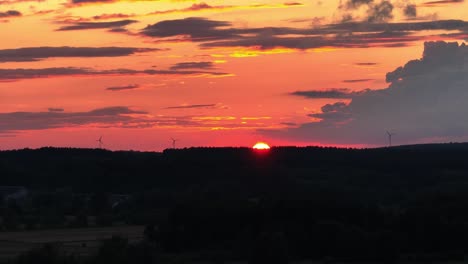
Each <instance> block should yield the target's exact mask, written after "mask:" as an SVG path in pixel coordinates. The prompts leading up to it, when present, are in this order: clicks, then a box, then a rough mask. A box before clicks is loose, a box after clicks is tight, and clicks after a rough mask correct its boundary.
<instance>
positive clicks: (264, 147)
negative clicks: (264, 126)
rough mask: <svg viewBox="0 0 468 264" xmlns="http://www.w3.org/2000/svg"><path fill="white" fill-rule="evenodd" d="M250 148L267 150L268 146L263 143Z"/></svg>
mask: <svg viewBox="0 0 468 264" xmlns="http://www.w3.org/2000/svg"><path fill="white" fill-rule="evenodd" d="M252 148H253V149H256V150H269V149H270V146H268V144H267V143H264V142H257V144H255V145H254V146H253V147H252Z"/></svg>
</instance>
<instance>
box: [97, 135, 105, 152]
mask: <svg viewBox="0 0 468 264" xmlns="http://www.w3.org/2000/svg"><path fill="white" fill-rule="evenodd" d="M96 141H97V142H98V143H99V148H100V149H102V146H103V145H104V142H102V136H101V137H99V139H98V140H96Z"/></svg>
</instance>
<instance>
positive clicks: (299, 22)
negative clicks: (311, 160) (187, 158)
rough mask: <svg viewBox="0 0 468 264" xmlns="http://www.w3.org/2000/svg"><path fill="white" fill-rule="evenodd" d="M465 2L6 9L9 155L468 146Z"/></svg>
mask: <svg viewBox="0 0 468 264" xmlns="http://www.w3.org/2000/svg"><path fill="white" fill-rule="evenodd" d="M466 10H468V2H466V1H464V0H336V1H335V0H321V1H319V0H302V1H301V0H297V1H288V0H283V1H280V0H278V1H277V0H270V1H267V0H259V1H246V0H236V1H222V0H200V1H191V0H157V1H155V0H153V1H146V0H0V30H1V31H0V32H1V36H2V37H1V41H0V149H20V148H38V147H44V146H54V147H80V148H95V147H98V146H99V142H98V141H97V140H98V139H99V138H100V137H102V142H103V144H104V147H105V148H107V149H112V150H140V151H161V150H164V149H166V148H170V147H172V140H171V138H174V139H177V142H176V147H178V148H183V147H199V146H204V147H220V146H234V147H237V146H247V147H248V146H253V145H254V144H255V143H256V142H258V141H264V142H267V143H269V144H270V145H274V146H281V145H288V146H292V145H295V146H307V145H319V146H343V147H380V146H386V145H388V144H389V142H388V135H387V132H389V133H391V134H392V135H393V136H392V141H393V144H394V145H400V144H419V143H432V142H463V141H468V133H467V131H468V119H467V116H468V104H467V100H468V47H466V46H465V42H466V41H467V40H468V12H466Z"/></svg>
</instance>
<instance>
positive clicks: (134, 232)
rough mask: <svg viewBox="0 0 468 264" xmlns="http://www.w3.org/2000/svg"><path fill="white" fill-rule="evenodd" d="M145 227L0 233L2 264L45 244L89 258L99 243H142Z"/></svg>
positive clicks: (0, 258) (0, 259)
mask: <svg viewBox="0 0 468 264" xmlns="http://www.w3.org/2000/svg"><path fill="white" fill-rule="evenodd" d="M143 229H144V226H119V227H99V228H76V229H55V230H40V231H22V232H0V262H5V261H7V260H9V259H11V258H14V257H15V256H17V255H19V254H21V253H22V252H25V251H28V250H31V249H33V248H36V247H40V246H42V245H44V244H46V243H59V244H61V245H62V248H63V249H64V250H65V251H66V252H67V253H71V254H75V255H77V256H86V255H89V254H90V253H92V252H94V250H96V248H97V246H98V245H99V241H100V240H103V239H106V238H110V237H112V236H113V235H120V236H122V237H126V238H128V240H129V241H131V242H133V241H138V240H141V239H142V235H143Z"/></svg>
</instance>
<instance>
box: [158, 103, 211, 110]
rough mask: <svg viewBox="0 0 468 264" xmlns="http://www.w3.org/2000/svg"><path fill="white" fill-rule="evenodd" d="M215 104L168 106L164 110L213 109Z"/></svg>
mask: <svg viewBox="0 0 468 264" xmlns="http://www.w3.org/2000/svg"><path fill="white" fill-rule="evenodd" d="M216 105H217V104H194V105H179V106H169V107H166V108H164V109H193V108H213V107H216Z"/></svg>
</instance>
